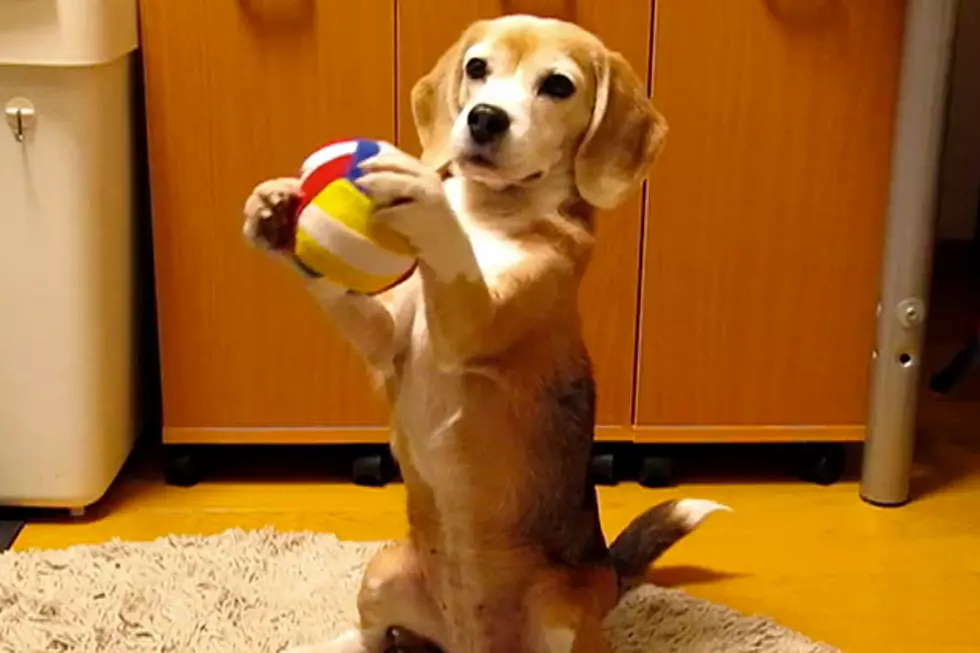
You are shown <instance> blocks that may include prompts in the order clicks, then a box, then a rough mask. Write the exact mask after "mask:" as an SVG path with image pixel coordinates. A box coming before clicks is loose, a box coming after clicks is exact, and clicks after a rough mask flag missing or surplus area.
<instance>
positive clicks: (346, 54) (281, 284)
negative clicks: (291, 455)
mask: <svg viewBox="0 0 980 653" xmlns="http://www.w3.org/2000/svg"><path fill="white" fill-rule="evenodd" d="M140 9H141V12H142V18H141V22H142V51H143V58H144V65H145V71H146V95H147V116H148V130H149V149H150V168H151V180H152V188H153V193H152V196H153V212H154V237H155V256H156V274H157V296H158V303H159V316H160V317H159V320H160V343H161V358H162V361H161V362H162V376H163V396H164V423H165V425H166V426H167V427H170V428H173V427H193V428H204V427H270V426H275V427H291V426H304V427H306V426H321V425H331V426H363V425H383V424H384V422H385V414H384V410H383V408H382V406H381V403H380V402H379V401H378V400H377V399H376V398H375V396H374V394H373V392H372V391H371V390H370V389H369V385H368V382H367V376H366V372H365V369H364V365H363V364H362V362H361V361H360V360H359V359H358V358H357V356H356V355H355V353H354V352H353V351H352V350H351V349H350V348H349V347H348V345H347V344H346V343H345V342H343V341H342V340H341V339H340V338H339V337H338V336H336V335H335V334H334V332H333V331H332V329H331V327H330V325H329V322H328V320H327V319H326V318H325V317H324V316H323V315H321V313H320V311H319V309H318V308H317V307H316V306H315V304H314V301H313V300H312V299H311V298H310V297H308V296H307V294H306V292H305V290H304V289H303V286H302V284H301V283H299V282H298V281H297V280H296V279H295V278H293V277H292V273H291V272H289V271H288V270H286V269H285V268H284V267H283V266H281V265H279V264H277V263H275V262H274V261H272V260H271V259H270V258H268V257H265V256H263V255H260V254H258V253H256V252H255V251H252V250H251V249H250V248H249V247H248V246H247V245H246V244H245V242H244V239H243V238H242V236H241V207H242V204H243V203H244V200H245V198H246V197H247V195H248V193H249V191H250V190H251V188H252V187H253V186H254V184H256V183H257V182H259V181H261V180H263V179H265V178H269V177H272V176H281V175H289V174H295V172H296V171H297V169H298V166H299V164H300V163H301V162H302V160H303V159H304V158H305V156H306V155H307V154H308V153H309V152H310V151H311V150H313V149H315V148H316V147H318V146H319V145H320V144H322V142H324V141H325V140H328V139H333V138H343V137H353V136H370V137H375V138H382V139H388V140H391V139H393V138H394V135H395V107H394V79H395V77H394V74H395V73H394V0H363V1H361V2H357V3H350V2H347V3H344V2H313V1H312V0H220V1H217V2H185V1H179V2H169V1H166V2H161V1H159V0H143V1H142V2H141V3H140Z"/></svg>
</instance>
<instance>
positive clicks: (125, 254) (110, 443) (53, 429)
mask: <svg viewBox="0 0 980 653" xmlns="http://www.w3.org/2000/svg"><path fill="white" fill-rule="evenodd" d="M137 40H138V39H137V22H136V0H0V112H2V113H0V505H7V506H10V505H14V506H42V507H59V508H69V509H72V510H76V511H77V510H82V509H84V508H85V507H87V506H89V505H91V504H92V503H94V502H96V501H97V500H98V499H100V498H101V497H102V496H103V494H104V493H105V491H106V490H107V489H108V487H109V485H110V483H111V482H112V480H113V479H114V478H115V476H116V475H117V474H118V472H119V469H120V468H121V466H122V464H123V462H124V461H125V459H126V457H127V456H128V455H129V452H130V450H131V448H132V444H133V441H134V437H135V432H136V426H135V421H134V407H133V404H134V401H133V394H134V379H133V355H134V351H133V343H134V332H133V322H134V318H133V290H132V283H133V278H132V277H133V275H132V256H133V251H132V250H133V243H132V241H133V220H134V206H133V204H134V202H133V198H134V192H133V177H134V175H133V152H132V149H133V138H132V124H133V121H132V117H133V116H132V101H131V98H132V83H131V81H132V79H131V78H132V73H133V72H134V70H135V69H134V65H135V60H134V55H133V54H132V53H133V52H134V51H135V49H136V46H137Z"/></svg>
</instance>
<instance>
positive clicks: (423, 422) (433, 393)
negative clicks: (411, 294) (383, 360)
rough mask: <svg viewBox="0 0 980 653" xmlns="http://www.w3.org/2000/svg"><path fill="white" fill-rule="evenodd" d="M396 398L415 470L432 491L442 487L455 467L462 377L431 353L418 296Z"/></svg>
mask: <svg viewBox="0 0 980 653" xmlns="http://www.w3.org/2000/svg"><path fill="white" fill-rule="evenodd" d="M400 377H401V380H400V383H399V387H398V394H397V397H396V399H395V405H394V411H395V416H396V421H397V427H398V430H399V432H400V433H401V434H402V436H403V437H404V439H405V441H406V442H407V443H408V449H409V450H408V454H409V455H410V456H411V459H412V464H413V466H414V467H415V469H416V471H417V472H418V473H419V474H420V475H421V476H422V478H423V479H424V480H425V482H426V483H427V484H428V485H429V486H430V487H435V486H437V485H443V483H442V481H443V480H445V476H446V474H448V473H449V472H450V470H451V468H452V464H453V463H452V458H453V455H452V449H453V439H454V437H455V427H456V425H457V424H458V423H459V421H460V419H461V418H462V407H461V396H460V394H461V391H460V386H459V378H458V376H457V375H456V374H454V373H452V372H449V371H447V370H445V369H443V368H441V366H440V365H439V364H438V363H437V361H436V360H435V358H434V357H433V355H432V346H431V343H430V342H429V334H428V328H427V326H426V320H425V309H424V305H423V302H422V300H421V298H419V301H418V305H417V308H416V313H415V317H414V320H413V324H412V331H411V346H410V350H409V352H408V356H407V358H406V360H405V367H404V369H403V370H402V374H401V375H400Z"/></svg>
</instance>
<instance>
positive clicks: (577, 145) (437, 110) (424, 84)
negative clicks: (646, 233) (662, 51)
mask: <svg viewBox="0 0 980 653" xmlns="http://www.w3.org/2000/svg"><path fill="white" fill-rule="evenodd" d="M412 110H413V113H414V116H415V123H416V126H417V128H418V132H419V138H420V140H421V142H422V147H423V155H422V156H423V160H424V161H425V162H426V163H428V164H429V165H432V166H434V167H442V166H445V165H447V164H450V163H453V164H455V167H456V169H457V170H458V172H459V174H461V175H463V176H465V177H467V178H470V179H474V180H476V181H479V182H481V183H483V184H486V185H487V186H490V187H494V188H505V187H510V186H514V185H521V184H529V183H533V182H535V181H536V180H538V179H542V178H545V177H549V176H552V175H557V174H560V175H568V176H569V178H570V179H571V180H572V181H573V183H574V185H575V186H576V188H577V190H578V192H579V194H580V195H581V196H582V198H583V199H585V201H587V202H588V203H590V204H592V205H593V206H596V207H599V208H608V207H612V206H615V205H617V204H619V203H620V202H621V201H622V200H623V199H624V197H625V196H626V195H627V194H628V193H629V192H630V191H632V190H633V188H634V187H635V186H636V185H638V184H639V182H641V181H642V179H643V177H644V176H645V175H646V173H647V169H648V168H649V166H650V164H651V163H652V162H653V160H654V158H655V157H656V155H657V153H658V152H659V150H660V147H661V145H662V143H663V139H664V136H665V135H666V132H667V125H666V122H665V121H664V119H663V118H662V117H661V116H660V114H659V113H657V111H656V110H655V109H654V108H653V106H652V104H651V103H650V100H649V99H648V97H647V94H646V88H645V86H644V84H643V82H641V81H640V80H639V79H638V78H637V76H636V74H635V73H634V72H633V70H632V69H631V68H630V66H629V64H628V63H627V62H626V60H625V59H623V57H622V56H621V55H619V54H618V53H615V52H611V51H609V50H608V49H607V48H606V47H605V46H604V45H603V44H602V42H601V41H599V39H597V38H596V37H595V36H593V35H592V34H590V33H588V32H587V31H585V30H583V29H581V28H579V27H577V26H575V25H573V24H571V23H566V22H562V21H558V20H550V19H541V18H535V17H531V16H508V17H505V18H498V19H495V20H488V21H480V22H477V23H474V24H473V25H471V26H470V28H469V29H467V30H466V32H465V33H464V34H463V35H462V37H461V38H460V39H459V40H458V41H457V42H456V43H455V44H454V45H453V46H452V47H451V48H450V49H449V50H448V51H447V52H446V53H445V54H444V55H443V56H442V58H441V59H440V60H439V62H438V63H437V64H436V66H435V67H434V68H433V69H432V71H431V72H429V74H428V75H426V76H425V77H423V78H422V79H421V80H420V81H419V82H418V83H417V84H416V85H415V88H414V89H412Z"/></svg>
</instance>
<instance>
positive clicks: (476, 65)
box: [466, 57, 490, 81]
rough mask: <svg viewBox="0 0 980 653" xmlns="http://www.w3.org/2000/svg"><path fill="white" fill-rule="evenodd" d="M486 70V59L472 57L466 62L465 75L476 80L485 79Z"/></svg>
mask: <svg viewBox="0 0 980 653" xmlns="http://www.w3.org/2000/svg"><path fill="white" fill-rule="evenodd" d="M488 72H490V71H489V70H488V67H487V60H486V59H480V58H479V57H474V58H472V59H470V60H469V61H467V62H466V76H467V77H469V78H470V79H473V80H476V81H480V80H481V79H486V76H487V73H488Z"/></svg>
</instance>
